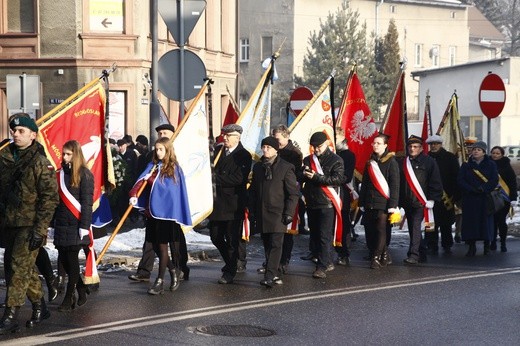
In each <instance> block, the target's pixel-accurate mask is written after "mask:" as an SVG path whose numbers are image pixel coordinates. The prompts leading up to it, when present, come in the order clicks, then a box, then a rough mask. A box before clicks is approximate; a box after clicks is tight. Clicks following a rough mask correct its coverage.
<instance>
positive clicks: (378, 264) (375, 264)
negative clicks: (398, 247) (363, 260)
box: [370, 256, 382, 269]
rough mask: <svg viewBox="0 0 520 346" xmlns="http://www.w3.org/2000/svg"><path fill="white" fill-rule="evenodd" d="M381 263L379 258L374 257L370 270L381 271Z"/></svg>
mask: <svg viewBox="0 0 520 346" xmlns="http://www.w3.org/2000/svg"><path fill="white" fill-rule="evenodd" d="M381 267H382V265H381V262H380V261H379V256H374V257H373V258H372V261H371V262H370V268H371V269H379V268H381Z"/></svg>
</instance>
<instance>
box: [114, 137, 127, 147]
mask: <svg viewBox="0 0 520 346" xmlns="http://www.w3.org/2000/svg"><path fill="white" fill-rule="evenodd" d="M125 144H128V142H127V141H126V139H123V138H121V139H119V140H118V141H117V145H118V146H122V145H125Z"/></svg>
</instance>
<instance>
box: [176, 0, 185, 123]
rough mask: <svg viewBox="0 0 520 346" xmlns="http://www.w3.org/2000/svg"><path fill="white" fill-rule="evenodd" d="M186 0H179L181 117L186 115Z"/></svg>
mask: <svg viewBox="0 0 520 346" xmlns="http://www.w3.org/2000/svg"><path fill="white" fill-rule="evenodd" d="M183 11H184V0H177V16H178V19H179V41H180V42H179V54H180V57H179V62H180V63H179V83H180V84H179V86H180V88H179V90H180V95H179V96H180V97H179V101H180V103H179V119H182V118H183V117H184V15H183Z"/></svg>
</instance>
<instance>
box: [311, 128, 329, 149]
mask: <svg viewBox="0 0 520 346" xmlns="http://www.w3.org/2000/svg"><path fill="white" fill-rule="evenodd" d="M326 140H327V135H326V134H325V133H323V132H321V131H320V132H314V133H313V134H312V136H311V139H310V140H309V143H310V145H312V146H315V147H316V146H318V145H322V144H323V143H324V142H325V141H326Z"/></svg>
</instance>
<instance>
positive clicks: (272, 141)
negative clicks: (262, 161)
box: [262, 136, 280, 151]
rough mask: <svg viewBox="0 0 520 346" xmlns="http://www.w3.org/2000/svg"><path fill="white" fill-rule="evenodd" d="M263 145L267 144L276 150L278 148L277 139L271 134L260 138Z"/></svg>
mask: <svg viewBox="0 0 520 346" xmlns="http://www.w3.org/2000/svg"><path fill="white" fill-rule="evenodd" d="M264 145H268V146H270V147H271V148H273V149H274V150H276V151H278V150H279V149H280V144H279V143H278V140H277V139H276V138H274V137H273V136H269V137H265V138H264V139H262V146H264Z"/></svg>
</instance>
